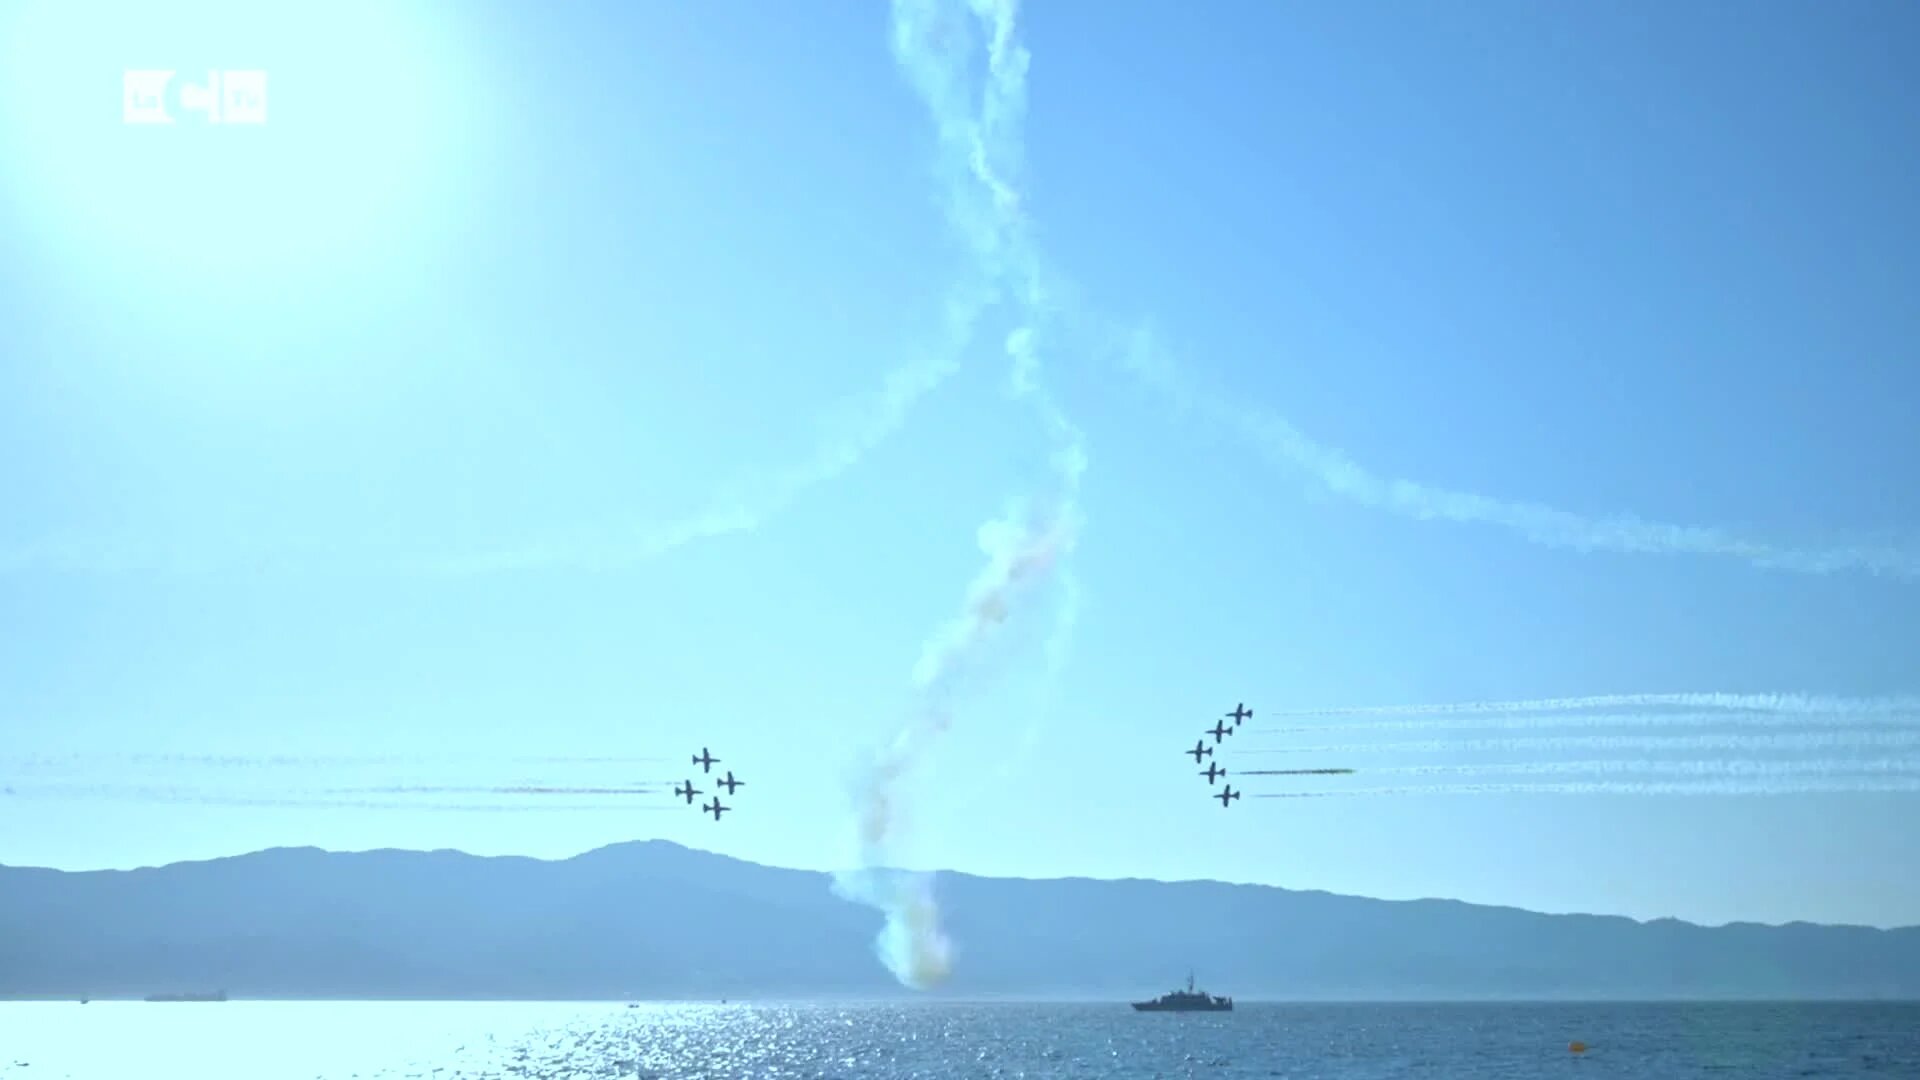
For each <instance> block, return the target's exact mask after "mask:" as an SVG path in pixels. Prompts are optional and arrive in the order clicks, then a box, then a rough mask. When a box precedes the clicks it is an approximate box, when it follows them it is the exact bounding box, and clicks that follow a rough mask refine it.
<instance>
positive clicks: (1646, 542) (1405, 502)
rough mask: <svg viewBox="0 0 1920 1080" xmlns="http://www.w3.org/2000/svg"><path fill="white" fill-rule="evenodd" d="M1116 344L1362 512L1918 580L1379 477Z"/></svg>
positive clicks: (1861, 551)
mask: <svg viewBox="0 0 1920 1080" xmlns="http://www.w3.org/2000/svg"><path fill="white" fill-rule="evenodd" d="M1118 344H1119V348H1118V359H1119V361H1120V365H1121V366H1122V367H1123V368H1125V369H1126V370H1127V371H1128V372H1129V373H1131V374H1132V375H1133V376H1134V377H1135V378H1137V379H1139V380H1140V381H1141V382H1142V383H1144V384H1146V385H1147V386H1149V387H1152V388H1153V389H1155V390H1158V391H1159V392H1160V393H1161V394H1163V395H1164V396H1165V397H1167V398H1168V399H1169V400H1170V401H1171V402H1172V403H1173V404H1174V406H1175V407H1176V409H1178V410H1179V411H1180V412H1181V413H1183V414H1187V415H1191V416H1192V417H1194V418H1195V419H1198V420H1199V421H1200V422H1202V423H1204V424H1207V425H1208V426H1211V427H1214V428H1222V429H1225V430H1227V431H1229V432H1231V433H1233V434H1234V435H1236V436H1238V437H1239V438H1240V439H1241V440H1242V441H1244V442H1246V443H1247V444H1249V445H1250V446H1251V447H1252V448H1253V449H1254V450H1255V451H1256V452H1257V453H1258V454H1259V455H1260V456H1261V457H1263V458H1265V459H1266V460H1267V461H1268V462H1269V463H1270V464H1273V465H1276V466H1280V467H1282V468H1285V469H1288V470H1290V471H1294V472H1298V473H1302V474H1304V475H1305V476H1306V477H1308V478H1309V479H1310V480H1311V481H1313V482H1314V483H1317V484H1318V485H1319V486H1320V487H1322V488H1324V489H1325V490H1327V491H1330V492H1332V493H1334V494H1335V495H1338V496H1340V497H1342V498H1345V499H1347V500H1349V501H1351V502H1355V503H1358V504H1360V505H1362V506H1367V507H1371V508H1373V509H1376V510H1383V511H1386V512H1388V513H1393V514H1398V515H1401V516H1403V517H1408V518H1414V519H1416V520H1422V521H1451V522H1456V523H1460V524H1479V525H1491V526H1495V527H1497V528H1503V529H1506V530H1509V531H1511V532H1513V533H1516V534H1518V535H1519V536H1521V537H1523V538H1524V539H1526V540H1528V541H1531V542H1533V543H1536V544H1540V545H1543V546H1547V547H1557V548H1564V549H1568V550H1572V551H1581V552H1585V551H1613V552H1621V553H1637V554H1668V555H1705V556H1714V557H1720V558H1729V559H1738V560H1741V561H1743V562H1746V563H1749V564H1751V565H1753V566H1757V567H1761V568H1765V569H1772V570H1788V571H1795V572H1799V573H1810V574H1828V573H1835V572H1840V571H1859V572H1865V573H1869V574H1876V575H1885V576H1888V577H1894V578H1915V577H1920V552H1916V550H1915V549H1914V548H1912V547H1908V546H1896V545H1888V544H1864V543H1854V544H1833V545H1797V544H1782V543H1777V542H1765V541H1758V540H1752V539H1748V538H1746V537H1742V536H1738V535H1736V534H1734V533H1731V532H1728V531H1726V530H1723V529H1718V528H1709V527H1702V526H1694V525H1676V524H1669V523H1665V522H1658V521H1646V520H1643V519H1641V518H1638V517H1634V516H1632V515H1624V514H1623V515H1615V516H1610V517H1591V516H1588V515H1585V514H1576V513H1572V512H1570V511H1566V510H1561V509H1557V508H1555V507H1551V506H1545V505H1542V504H1540V503H1530V502H1519V501H1512V500H1507V499H1499V498H1494V497H1492V496H1488V495H1480V494H1476V493H1473V492H1466V491H1453V490H1448V489H1446V488H1440V487H1432V486H1429V485H1426V484H1422V483H1417V482H1415V481H1412V480H1406V479H1399V478H1390V477H1384V476H1380V475H1378V474H1376V473H1374V472H1371V471H1370V470H1368V469H1367V468H1365V467H1364V466H1362V465H1360V464H1358V463H1357V462H1355V461H1353V459H1351V458H1349V457H1348V456H1347V455H1346V454H1344V453H1342V452H1340V451H1339V450H1336V449H1334V448H1333V447H1330V446H1326V445H1324V444H1321V443H1318V442H1315V441H1314V440H1313V439H1311V438H1309V437H1308V436H1307V435H1306V434H1305V433H1304V432H1302V431H1301V430H1300V429H1299V428H1296V427H1294V426H1293V425H1292V424H1290V423H1288V422H1287V421H1286V420H1285V419H1283V418H1282V417H1280V416H1279V415H1277V414H1275V413H1272V412H1269V411H1267V410H1265V409H1262V408H1260V407H1259V406H1257V405H1254V404H1251V403H1249V402H1248V401H1247V400H1246V399H1244V398H1242V397H1240V396H1238V395H1232V394H1226V393H1221V392H1218V391H1214V390H1210V389H1207V388H1204V387H1202V386H1201V385H1200V384H1199V383H1198V382H1197V381H1196V380H1195V379H1194V378H1193V377H1192V376H1190V375H1188V374H1186V373H1185V372H1183V371H1182V370H1180V369H1179V367H1178V366H1177V365H1176V364H1175V363H1174V362H1173V360H1172V359H1171V357H1170V356H1169V354H1168V351H1167V350H1166V349H1165V348H1164V347H1163V346H1162V345H1161V344H1160V343H1159V342H1158V341H1157V340H1156V339H1155V336H1154V334H1153V333H1152V332H1151V331H1150V330H1147V329H1144V328H1142V329H1137V330H1135V331H1133V332H1132V333H1130V334H1127V335H1125V336H1124V338H1123V340H1122V341H1121V342H1119V343H1118Z"/></svg>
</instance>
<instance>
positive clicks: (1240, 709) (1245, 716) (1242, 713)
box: [1227, 701, 1253, 727]
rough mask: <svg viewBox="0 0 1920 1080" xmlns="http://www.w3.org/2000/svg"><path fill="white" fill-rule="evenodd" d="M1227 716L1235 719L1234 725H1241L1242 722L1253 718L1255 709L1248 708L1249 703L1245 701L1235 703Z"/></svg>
mask: <svg viewBox="0 0 1920 1080" xmlns="http://www.w3.org/2000/svg"><path fill="white" fill-rule="evenodd" d="M1227 716H1228V717H1230V718H1231V719H1232V720H1233V726H1234V727H1239V726H1240V725H1241V724H1244V723H1246V722H1247V721H1248V720H1250V719H1252V718H1253V710H1252V709H1249V708H1247V703H1246V702H1244V701H1243V702H1241V703H1240V704H1238V705H1235V706H1234V707H1233V711H1232V712H1230V713H1228V714H1227Z"/></svg>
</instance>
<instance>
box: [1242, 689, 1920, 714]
mask: <svg viewBox="0 0 1920 1080" xmlns="http://www.w3.org/2000/svg"><path fill="white" fill-rule="evenodd" d="M1660 708H1677V709H1716V710H1724V711H1727V712H1733V713H1738V712H1752V713H1788V714H1793V715H1799V716H1812V715H1821V714H1825V715H1846V716H1873V715H1881V714H1887V713H1911V712H1920V697H1914V696H1902V697H1865V698H1859V697H1837V696H1832V695H1819V694H1789V693H1767V694H1731V693H1669V694H1591V695H1587V696H1585V697H1563V698H1533V699H1529V700H1521V701H1456V702H1447V703H1442V704H1435V705H1367V706H1351V707H1345V708H1333V709H1287V710H1280V711H1277V712H1269V713H1268V714H1267V715H1268V716H1270V717H1276V718H1281V719H1304V718H1310V717H1318V716H1443V715H1445V716H1453V715H1460V714H1470V715H1481V714H1492V715H1499V714H1505V713H1558V712H1574V711H1578V710H1583V709H1660Z"/></svg>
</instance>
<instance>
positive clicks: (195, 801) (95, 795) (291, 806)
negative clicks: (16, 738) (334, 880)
mask: <svg viewBox="0 0 1920 1080" xmlns="http://www.w3.org/2000/svg"><path fill="white" fill-rule="evenodd" d="M16 798H17V799H44V800H57V801H62V802H94V801H99V802H135V803H154V804H165V805H170V806H206V807H232V808H241V809H259V810H408V811H414V810H419V811H432V812H435V813H441V812H451V813H497V814H522V813H542V812H555V811H558V812H565V813H592V812H618V813H632V812H634V811H665V810H672V809H674V808H675V807H674V806H673V805H672V804H670V803H631V802H620V803H588V804H582V803H548V802H522V803H441V802H400V801H387V800H378V799H340V798H331V799H329V798H309V799H300V798H287V797H284V796H249V795H214V794H207V793H195V792H168V791H164V790H139V789H119V790H104V791H90V792H89V791H52V792H49V791H44V790H40V789H36V788H24V789H23V788H9V789H7V790H6V792H5V794H0V803H4V800H6V799H16Z"/></svg>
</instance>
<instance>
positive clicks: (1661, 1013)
mask: <svg viewBox="0 0 1920 1080" xmlns="http://www.w3.org/2000/svg"><path fill="white" fill-rule="evenodd" d="M1573 1040H1580V1041H1582V1042H1584V1043H1586V1044H1587V1046H1588V1050H1587V1052H1586V1053H1585V1054H1581V1055H1575V1054H1572V1053H1571V1052H1569V1049H1568V1044H1569V1042H1571V1041H1573ZM1109 1076H1110V1077H1188V1076H1194V1077H1210V1078H1216V1080H1231V1078H1237V1077H1253V1076H1259V1077H1299V1078H1312V1077H1326V1078H1336V1077H1338V1078H1355V1080H1362V1078H1374V1077H1399V1076H1421V1077H1446V1078H1467V1077H1541V1076H1547V1077H1552V1076H1569V1077H1579V1078H1581V1080H1593V1078H1597V1077H1603V1076H1606V1077H1615V1076H1624V1077H1655V1078H1667V1077H1716V1078H1731V1077H1864V1076H1876V1077H1878V1076H1885V1077H1902V1078H1905V1080H1915V1078H1920V1004H1857V1005H1855V1004H1828V1003H1821V1004H1699V1005H1671V1004H1658V1005H1652V1004H1650V1005H1622V1004H1471V1005H1469V1004H1460V1005H1400V1004H1395V1005H1366V1004H1354V1005H1278V1004H1276V1005H1261V1004H1242V1005H1240V1006H1239V1007H1238V1010H1237V1011H1235V1012H1233V1013H1227V1014H1191V1013H1190V1014H1148V1013H1134V1012H1133V1011H1132V1010H1130V1009H1128V1008H1127V1007H1126V1005H1125V1004H1124V1003H1116V1004H1113V1005H1061V1004H1035V1005H1015V1004H992V1005H953V1004H935V1003H926V1004H908V1005H824V1004H823V1005H754V1004H736V1005H715V1004H686V1005H676V1004H647V1005H642V1006H639V1007H636V1008H627V1007H625V1006H622V1005H617V1004H597V1003H596V1004H554V1003H540V1004H520V1003H496V1002H488V1003H427V1002H404V1003H386V1002H344V1003H333V1002H256V1001H234V1002H226V1003H220V1004H147V1003H144V1002H95V1003H93V1004H91V1005H86V1006H82V1005H80V1004H78V1003H77V1002H32V1003H8V1004H0V1077H4V1078H5V1080H64V1078H71V1080H109V1078H111V1080H130V1078H143V1080H145V1078H169V1077H193V1078H196V1080H308V1078H324V1080H390V1078H400V1077H408V1078H415V1077H417V1078H424V1080H477V1078H483V1077H514V1078H521V1077H579V1078H587V1077H599V1078H614V1077H715V1078H719V1077H742V1078H745V1077H768V1078H776V1077H819V1078H828V1077H833V1078H853V1077H926V1078H943V1080H944V1078H949V1077H1033V1078H1036V1080H1037V1078H1043V1077H1109Z"/></svg>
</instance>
